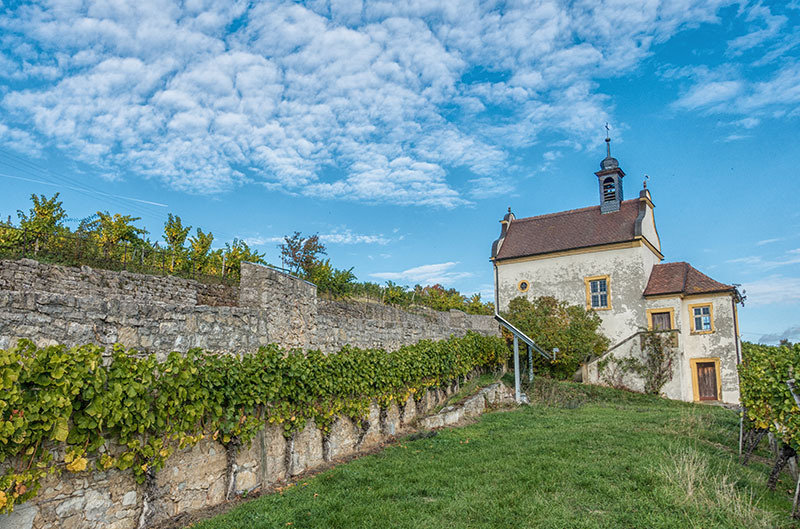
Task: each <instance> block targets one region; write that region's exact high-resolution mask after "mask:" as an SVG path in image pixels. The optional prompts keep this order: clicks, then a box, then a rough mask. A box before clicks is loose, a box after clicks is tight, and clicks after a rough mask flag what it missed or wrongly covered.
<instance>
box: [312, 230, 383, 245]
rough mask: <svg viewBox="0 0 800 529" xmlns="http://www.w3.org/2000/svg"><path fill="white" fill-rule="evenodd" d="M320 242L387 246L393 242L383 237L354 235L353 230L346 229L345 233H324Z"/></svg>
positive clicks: (320, 237)
mask: <svg viewBox="0 0 800 529" xmlns="http://www.w3.org/2000/svg"><path fill="white" fill-rule="evenodd" d="M319 240H320V241H322V242H324V243H326V244H379V245H386V244H389V243H390V242H391V239H389V238H387V237H384V236H383V235H382V234H381V235H363V234H358V233H353V231H352V230H350V229H349V228H348V229H345V230H343V231H334V232H332V233H323V234H322V235H320V236H319Z"/></svg>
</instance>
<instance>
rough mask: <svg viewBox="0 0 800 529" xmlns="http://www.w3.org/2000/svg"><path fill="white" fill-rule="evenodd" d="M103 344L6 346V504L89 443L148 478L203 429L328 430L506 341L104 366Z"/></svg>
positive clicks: (118, 358) (73, 460) (75, 459)
mask: <svg viewBox="0 0 800 529" xmlns="http://www.w3.org/2000/svg"><path fill="white" fill-rule="evenodd" d="M102 353H103V349H102V348H100V347H97V346H92V345H86V346H81V347H73V348H70V349H68V348H66V347H65V346H61V345H59V346H49V347H44V348H36V347H35V346H34V345H33V344H32V343H30V342H27V341H21V342H20V343H19V344H18V345H17V346H16V347H14V348H13V349H10V350H7V351H3V350H0V395H1V396H2V398H0V463H2V462H5V461H7V460H9V459H10V460H11V461H10V463H13V464H12V465H11V466H10V468H9V469H8V471H7V472H6V474H5V475H2V476H0V512H5V511H8V510H10V509H11V508H13V505H14V504H20V503H22V502H24V501H25V500H27V499H28V498H30V497H31V496H33V495H34V494H36V491H37V490H38V488H39V483H40V479H41V478H42V477H43V476H45V475H46V474H48V473H53V472H62V471H64V470H66V471H69V472H82V471H85V470H87V467H88V463H89V459H88V457H87V456H89V455H91V454H98V453H99V454H100V455H99V457H95V467H96V468H97V469H101V470H105V469H108V468H111V467H115V468H119V469H123V470H124V469H131V470H132V471H133V473H134V475H135V476H136V478H137V480H138V481H140V482H142V481H144V479H145V475H146V473H150V474H152V473H153V472H157V471H158V470H159V469H161V468H162V467H163V465H164V462H165V460H166V458H167V457H169V455H170V454H171V453H172V451H173V450H174V449H175V448H183V447H185V446H189V445H192V444H194V443H197V442H198V441H199V440H200V439H202V438H203V437H205V436H211V437H212V438H214V439H216V440H218V441H220V442H221V443H222V444H224V445H228V444H229V443H236V444H237V445H238V444H239V443H247V442H249V441H250V440H251V439H252V438H253V436H254V435H255V434H256V433H257V432H258V430H259V429H261V428H262V427H263V426H264V425H265V424H266V423H270V424H277V425H281V426H282V427H283V429H284V433H285V435H287V436H289V435H291V434H292V433H293V432H296V431H299V430H301V429H302V428H303V427H304V426H305V424H306V422H307V421H309V420H314V421H315V423H316V424H317V425H318V426H319V427H320V428H322V429H323V430H326V429H327V428H329V427H330V425H331V423H332V422H333V420H334V418H335V417H336V416H337V415H344V416H347V417H350V418H352V419H353V420H356V421H359V420H364V419H365V418H366V417H367V415H368V414H369V403H370V401H372V400H377V402H378V403H379V404H380V405H381V406H382V407H384V408H385V407H387V406H388V405H389V404H391V403H392V402H398V403H403V402H405V401H406V400H407V399H408V397H409V396H411V395H415V396H419V397H421V396H422V395H423V392H424V391H425V390H426V389H427V388H431V387H439V386H442V385H445V384H448V383H450V382H451V381H453V380H456V379H458V378H462V377H464V376H466V375H468V374H469V373H471V372H473V371H475V370H481V369H494V368H496V367H498V366H499V365H501V364H502V363H503V362H505V359H506V357H507V354H508V350H507V348H506V346H505V344H504V343H503V341H502V340H501V339H499V338H496V337H484V336H481V335H478V334H475V333H468V334H467V336H465V337H463V338H451V339H449V340H443V341H440V342H431V341H422V342H419V343H417V344H415V345H411V346H406V347H402V348H401V349H399V350H397V351H394V352H386V351H384V350H380V349H356V348H351V347H345V348H343V349H342V350H341V351H340V352H338V353H336V354H330V355H324V354H322V353H320V352H319V351H310V352H308V353H307V354H302V353H300V352H296V351H289V352H287V351H283V350H281V349H279V348H278V347H276V346H269V347H264V348H261V349H260V350H259V351H258V352H257V353H255V354H252V355H245V356H242V357H239V356H233V355H216V354H212V353H207V352H203V351H201V350H191V351H189V352H187V353H186V354H185V355H181V354H179V353H174V352H173V353H170V354H169V355H168V357H167V359H166V360H165V361H164V362H157V361H156V359H155V356H153V355H147V356H143V355H140V354H138V353H136V351H132V350H131V351H125V350H123V349H122V348H119V347H117V348H115V349H114V351H113V354H112V357H111V360H110V362H107V363H106V364H105V365H104V362H103V357H102ZM112 444H115V445H118V446H119V447H120V449H121V450H108V449H109V448H111V445H112ZM101 447H104V448H105V449H104V450H100V449H101ZM53 448H56V449H57V450H53ZM54 453H57V454H64V456H63V457H61V456H59V457H57V458H56V459H53V454H54ZM112 454H113V455H112Z"/></svg>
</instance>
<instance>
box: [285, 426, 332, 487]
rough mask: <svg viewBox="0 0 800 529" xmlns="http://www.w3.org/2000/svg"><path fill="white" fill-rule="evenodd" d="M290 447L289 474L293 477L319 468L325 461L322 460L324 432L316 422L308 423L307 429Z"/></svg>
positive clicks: (296, 435)
mask: <svg viewBox="0 0 800 529" xmlns="http://www.w3.org/2000/svg"><path fill="white" fill-rule="evenodd" d="M290 446H291V465H290V469H289V473H290V474H291V475H292V476H296V475H298V474H301V473H302V472H305V471H306V470H310V469H313V468H315V467H318V466H319V465H321V464H322V462H323V461H324V460H323V458H322V432H321V431H320V430H319V428H317V426H316V425H315V424H314V421H309V422H308V423H306V426H305V428H303V430H302V431H300V432H298V433H296V434H295V435H294V437H293V439H292V440H291V442H290Z"/></svg>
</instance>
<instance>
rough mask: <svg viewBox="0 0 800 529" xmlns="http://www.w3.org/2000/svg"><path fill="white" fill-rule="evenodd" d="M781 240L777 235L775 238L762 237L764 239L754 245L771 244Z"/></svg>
mask: <svg viewBox="0 0 800 529" xmlns="http://www.w3.org/2000/svg"><path fill="white" fill-rule="evenodd" d="M782 240H783V239H782V238H780V237H777V238H774V239H764V240H761V241H758V242H757V243H756V246H764V245H765V244H772V243H773V242H779V241H782Z"/></svg>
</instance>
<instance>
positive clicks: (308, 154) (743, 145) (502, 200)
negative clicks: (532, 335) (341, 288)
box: [0, 0, 800, 342]
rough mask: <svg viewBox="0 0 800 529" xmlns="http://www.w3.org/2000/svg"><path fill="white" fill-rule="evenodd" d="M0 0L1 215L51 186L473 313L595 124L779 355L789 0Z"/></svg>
mask: <svg viewBox="0 0 800 529" xmlns="http://www.w3.org/2000/svg"><path fill="white" fill-rule="evenodd" d="M0 1H1V0H0ZM0 6H2V14H1V15H0V185H2V188H1V189H2V191H3V192H2V193H0V215H2V216H3V217H6V216H7V215H12V218H13V217H15V216H16V215H15V212H16V210H17V209H18V208H27V206H28V203H29V201H28V197H29V196H30V194H31V193H46V194H52V193H53V192H55V191H59V192H61V196H62V198H63V200H64V205H65V207H66V208H67V210H68V212H69V213H70V214H71V215H72V216H73V217H76V218H80V217H84V216H87V215H89V214H91V213H93V212H94V211H96V210H98V209H100V210H109V211H111V212H123V213H131V214H135V215H137V216H140V217H142V221H141V223H140V224H141V225H142V226H144V227H146V228H147V229H148V230H150V232H151V233H152V235H151V236H152V237H153V238H156V237H157V236H158V234H160V233H161V229H162V226H163V223H164V220H165V218H166V216H167V213H168V212H171V213H174V214H177V215H180V216H181V217H182V218H183V220H184V222H186V223H188V224H191V225H193V226H200V227H202V228H203V229H206V230H207V229H210V230H211V231H212V232H213V233H214V235H215V237H216V240H217V241H218V243H219V244H220V245H221V244H222V243H224V242H225V241H229V240H231V239H233V238H234V237H240V238H243V239H245V240H247V241H248V242H250V243H251V244H252V245H253V246H255V247H256V248H258V249H260V250H262V251H265V252H266V254H267V259H268V260H269V261H271V262H279V257H278V253H277V250H276V248H275V245H276V240H278V239H280V238H281V237H282V236H283V235H285V234H289V233H291V232H293V231H295V230H298V231H301V232H303V233H304V234H312V233H319V234H320V236H321V238H322V239H323V241H324V242H325V244H326V245H327V247H328V253H329V255H330V257H331V259H332V261H333V263H334V264H335V265H336V266H338V267H347V268H349V267H351V266H352V267H355V270H354V271H355V273H356V274H357V276H358V277H359V279H361V280H370V281H377V282H383V281H385V280H389V279H390V280H393V281H395V282H398V283H401V284H408V285H413V284H415V283H422V284H425V283H434V282H440V283H442V284H444V285H446V286H453V287H456V288H458V289H459V290H462V291H464V292H467V293H471V292H481V293H482V294H483V295H484V296H485V297H486V298H488V299H491V288H492V286H491V281H492V274H491V266H490V263H489V261H488V258H489V249H490V245H491V242H492V241H493V240H494V239H495V238H496V237H497V234H498V232H499V224H498V222H497V221H498V220H499V219H500V218H501V217H502V215H503V214H504V213H505V210H506V208H507V207H508V206H511V207H512V208H513V210H514V212H515V213H516V214H517V216H520V217H522V216H531V215H538V214H543V213H549V212H554V211H561V210H564V209H570V208H576V207H583V206H587V205H592V204H595V203H596V202H597V201H598V197H597V183H596V179H595V176H594V174H593V172H594V171H596V170H597V169H598V168H599V162H600V160H601V159H602V158H603V157H604V156H605V146H604V143H603V138H604V136H605V129H604V125H605V123H606V122H608V123H610V126H611V135H612V138H613V143H612V149H613V154H614V155H615V156H616V157H617V158H618V159H619V160H620V165H621V167H622V168H623V169H624V170H625V171H626V173H627V176H626V178H625V182H624V189H625V194H626V196H627V197H629V198H631V197H635V196H636V195H637V193H638V190H639V189H640V188H641V182H642V180H643V178H644V175H645V174H647V175H649V176H650V182H649V188H650V189H651V191H652V193H653V199H654V202H655V204H656V220H657V224H658V228H659V232H660V235H661V239H662V250H663V252H664V254H665V256H666V260H667V261H689V262H690V263H692V264H693V265H694V266H695V267H697V268H698V269H700V270H701V271H703V272H705V273H707V274H709V275H710V276H712V277H714V278H715V279H717V280H719V281H723V282H726V283H741V284H743V286H744V288H745V289H746V291H747V302H746V305H745V307H744V308H743V309H742V310H741V311H740V314H741V330H742V333H743V337H744V338H745V339H749V340H753V341H758V340H763V341H765V342H774V341H776V340H777V339H779V338H780V337H788V338H789V339H791V340H793V341H800V208H798V191H800V184H798V179H800V174H798V169H797V168H798V162H800V148H799V147H798V130H800V129H799V128H798V126H799V125H800V57H799V56H800V31H798V29H797V28H798V27H800V1H798V0H794V1H792V2H789V3H786V2H776V3H774V4H771V3H761V2H759V3H754V2H738V3H731V2H722V1H720V2H715V1H697V2H695V1H691V0H674V1H669V2H663V3H659V2H657V1H644V2H626V1H624V0H616V1H608V2H594V1H584V2H581V1H578V2H569V3H566V2H546V1H541V2H508V3H504V2H486V3H477V2H469V1H464V2H462V1H458V0H452V1H447V2H442V3H440V4H439V5H437V4H436V3H434V2H430V1H410V2H389V1H384V2H364V3H362V2H358V1H320V2H308V3H303V4H295V3H288V2H264V3H257V4H254V5H251V4H249V3H245V2H241V3H236V2H220V3H219V4H215V3H207V2H202V1H195V2H184V3H183V4H180V5H167V4H166V3H164V2H148V1H142V0H140V1H137V2H121V1H120V2H108V1H98V2H53V3H47V2H43V3H39V2H24V3H16V2H11V3H5V2H2V3H0ZM34 181H35V182H34Z"/></svg>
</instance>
